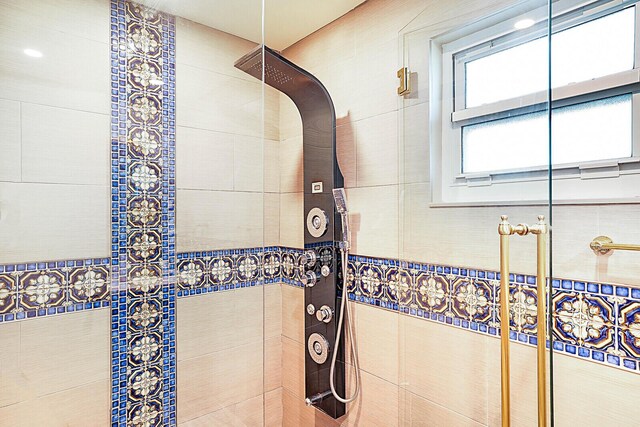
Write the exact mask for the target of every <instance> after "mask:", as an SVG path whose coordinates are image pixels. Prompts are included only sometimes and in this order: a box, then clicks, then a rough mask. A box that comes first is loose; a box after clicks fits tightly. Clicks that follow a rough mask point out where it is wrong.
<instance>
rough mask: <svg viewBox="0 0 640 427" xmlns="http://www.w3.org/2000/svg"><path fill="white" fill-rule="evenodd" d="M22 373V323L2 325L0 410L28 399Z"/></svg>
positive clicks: (0, 335)
mask: <svg viewBox="0 0 640 427" xmlns="http://www.w3.org/2000/svg"><path fill="white" fill-rule="evenodd" d="M29 391H30V390H29V387H25V386H24V385H23V378H22V375H21V371H20V323H19V322H10V323H3V324H2V325H0V408H1V407H3V406H8V405H12V404H14V403H18V402H20V401H22V400H24V399H25V398H27V397H28V396H29V395H30V393H29Z"/></svg>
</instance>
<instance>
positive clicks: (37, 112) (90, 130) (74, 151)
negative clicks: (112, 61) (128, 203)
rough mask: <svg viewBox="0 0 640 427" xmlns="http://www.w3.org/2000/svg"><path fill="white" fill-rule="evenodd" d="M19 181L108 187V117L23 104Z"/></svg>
mask: <svg viewBox="0 0 640 427" xmlns="http://www.w3.org/2000/svg"><path fill="white" fill-rule="evenodd" d="M21 113H22V180H23V181H24V182H38V183H51V184H83V185H87V184H90V185H100V186H107V185H108V184H109V166H110V161H109V116H108V115H106V114H96V113H87V112H83V111H75V110H69V109H64V108H55V107H46V106H42V105H34V104H27V103H22V109H21Z"/></svg>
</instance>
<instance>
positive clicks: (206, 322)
mask: <svg viewBox="0 0 640 427" xmlns="http://www.w3.org/2000/svg"><path fill="white" fill-rule="evenodd" d="M263 290H264V288H263V287H254V288H245V289H238V290H233V291H228V292H215V293H210V294H206V295H199V296H197V297H192V298H179V299H178V309H177V310H178V317H177V331H178V332H177V340H178V341H177V352H178V353H177V357H178V360H185V359H192V358H194V357H200V356H203V355H206V354H210V353H214V352H219V351H221V350H224V349H229V348H234V347H238V346H242V345H245V344H249V343H259V342H262V339H263V338H262V334H263V329H262V324H263V309H262V304H263V302H262V299H263Z"/></svg>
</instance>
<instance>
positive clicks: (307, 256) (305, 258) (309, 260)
mask: <svg viewBox="0 0 640 427" xmlns="http://www.w3.org/2000/svg"><path fill="white" fill-rule="evenodd" d="M317 261H318V256H317V255H316V253H315V251H312V250H309V251H304V253H303V254H302V256H301V257H300V265H301V266H302V267H308V268H311V267H313V266H314V265H315V264H316V262H317Z"/></svg>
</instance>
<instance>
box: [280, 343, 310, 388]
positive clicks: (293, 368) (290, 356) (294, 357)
mask: <svg viewBox="0 0 640 427" xmlns="http://www.w3.org/2000/svg"><path fill="white" fill-rule="evenodd" d="M304 356H305V346H304V344H302V343H301V342H297V341H294V340H292V339H290V338H287V337H283V338H282V386H283V387H284V388H285V389H286V390H289V391H290V392H292V393H293V394H295V395H296V396H298V397H300V398H301V399H303V398H304V397H305V385H304V381H305V370H304Z"/></svg>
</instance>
